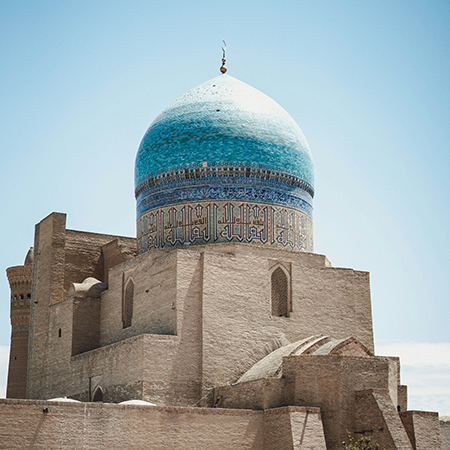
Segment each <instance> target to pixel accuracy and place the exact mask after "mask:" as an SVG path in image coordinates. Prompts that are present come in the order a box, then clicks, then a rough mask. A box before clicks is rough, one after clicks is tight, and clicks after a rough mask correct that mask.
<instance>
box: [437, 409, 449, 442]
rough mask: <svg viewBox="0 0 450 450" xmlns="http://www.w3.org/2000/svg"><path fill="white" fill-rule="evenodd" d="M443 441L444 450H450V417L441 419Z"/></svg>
mask: <svg viewBox="0 0 450 450" xmlns="http://www.w3.org/2000/svg"><path fill="white" fill-rule="evenodd" d="M439 422H440V426H441V439H442V450H450V417H448V416H447V417H441V418H440V420H439Z"/></svg>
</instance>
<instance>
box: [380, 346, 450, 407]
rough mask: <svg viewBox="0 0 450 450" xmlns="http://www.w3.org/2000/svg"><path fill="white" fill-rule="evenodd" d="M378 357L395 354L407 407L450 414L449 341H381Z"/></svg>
mask: <svg viewBox="0 0 450 450" xmlns="http://www.w3.org/2000/svg"><path fill="white" fill-rule="evenodd" d="M376 354H377V355H380V356H399V357H400V364H401V383H402V384H406V385H407V386H408V409H410V410H422V411H437V412H439V415H440V416H444V415H449V414H450V343H448V342H441V343H435V344H433V343H423V342H421V343H417V342H381V343H379V344H377V345H376Z"/></svg>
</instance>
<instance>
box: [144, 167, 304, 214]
mask: <svg viewBox="0 0 450 450" xmlns="http://www.w3.org/2000/svg"><path fill="white" fill-rule="evenodd" d="M136 194H137V196H136V197H137V216H138V217H140V216H141V215H142V214H144V213H146V212H147V211H149V210H151V209H154V208H157V207H162V206H168V205H172V204H178V203H184V202H192V201H202V200H241V201H251V202H255V201H256V202H263V203H272V204H276V205H281V206H288V207H290V208H295V209H299V210H300V211H302V212H304V213H306V214H307V215H309V216H310V217H312V188H310V186H309V185H307V184H305V183H304V182H302V181H301V180H299V179H297V178H296V177H293V176H291V175H289V174H286V173H283V172H281V171H276V170H270V169H267V168H260V167H258V166H256V165H252V166H251V167H249V166H247V165H245V164H237V165H231V164H214V165H205V166H201V167H190V168H185V169H177V170H174V171H171V172H168V171H166V172H164V173H163V174H159V175H158V176H155V177H153V178H151V179H149V180H147V181H146V182H145V183H142V184H141V185H140V186H139V187H138V189H137V192H136Z"/></svg>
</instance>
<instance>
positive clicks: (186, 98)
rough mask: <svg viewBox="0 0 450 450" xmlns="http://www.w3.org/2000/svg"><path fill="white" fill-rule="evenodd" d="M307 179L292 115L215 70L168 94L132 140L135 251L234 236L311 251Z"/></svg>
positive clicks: (304, 148) (309, 167)
mask: <svg viewBox="0 0 450 450" xmlns="http://www.w3.org/2000/svg"><path fill="white" fill-rule="evenodd" d="M313 182H314V180H313V163H312V159H311V152H310V150H309V147H308V144H307V142H306V139H305V137H304V136H303V133H302V131H301V130H300V128H299V127H298V125H297V124H296V123H295V122H294V120H293V119H292V117H291V116H290V115H289V114H288V113H287V112H286V111H285V110H284V109H283V108H281V106H279V105H278V104H277V103H276V102H274V101H273V100H272V99H270V98H269V97H267V96H266V95H264V94H263V93H261V92H259V91H257V90H256V89H254V88H252V87H251V86H249V85H248V84H245V83H242V82H241V81H239V80H236V79H235V78H232V77H230V76H228V75H220V76H218V77H216V78H213V79H212V80H210V81H207V82H206V83H203V84H201V85H200V86H197V87H196V88H194V89H191V90H190V91H188V92H187V93H186V94H184V95H182V96H181V97H179V98H178V99H177V100H175V101H174V102H173V103H172V104H171V105H169V106H168V107H167V108H166V109H165V110H164V111H163V112H162V113H161V114H160V115H159V116H158V117H157V118H156V119H155V121H154V122H153V123H152V125H151V126H150V128H149V129H148V130H147V132H146V134H145V136H144V138H143V139H142V142H141V145H140V147H139V150H138V154H137V157H136V170H135V183H136V203H137V205H136V212H137V239H138V251H139V252H141V253H142V252H146V251H148V250H150V249H152V248H164V247H176V246H179V245H195V244H216V243H225V242H242V243H258V244H263V245H271V246H277V247H283V248H291V249H296V250H300V251H308V252H311V251H312V250H313V230H312V210H313V208H312V198H313V195H314V191H313Z"/></svg>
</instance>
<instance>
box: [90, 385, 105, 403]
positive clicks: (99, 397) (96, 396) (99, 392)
mask: <svg viewBox="0 0 450 450" xmlns="http://www.w3.org/2000/svg"><path fill="white" fill-rule="evenodd" d="M92 401H93V402H102V401H103V391H102V388H100V387H98V388H97V389H96V390H95V392H94V395H93V396H92Z"/></svg>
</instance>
